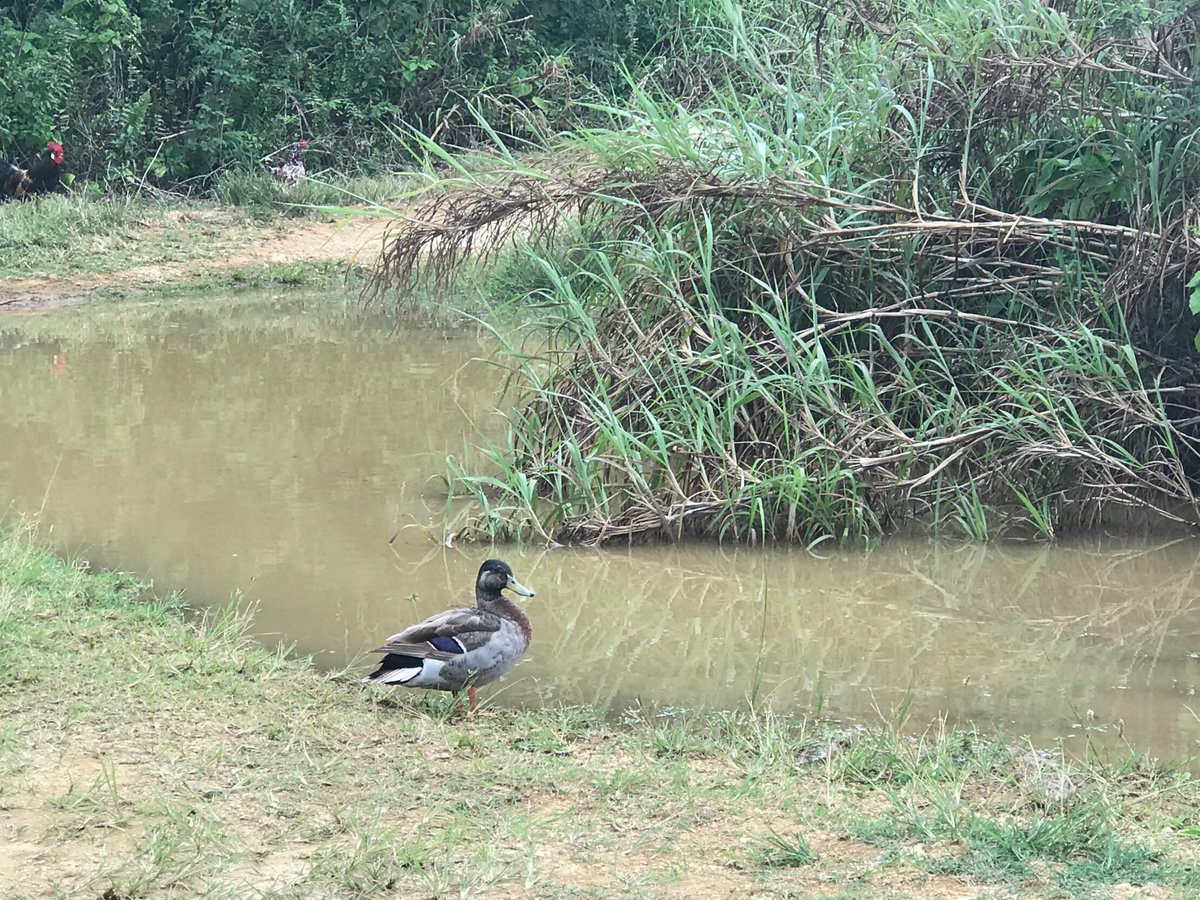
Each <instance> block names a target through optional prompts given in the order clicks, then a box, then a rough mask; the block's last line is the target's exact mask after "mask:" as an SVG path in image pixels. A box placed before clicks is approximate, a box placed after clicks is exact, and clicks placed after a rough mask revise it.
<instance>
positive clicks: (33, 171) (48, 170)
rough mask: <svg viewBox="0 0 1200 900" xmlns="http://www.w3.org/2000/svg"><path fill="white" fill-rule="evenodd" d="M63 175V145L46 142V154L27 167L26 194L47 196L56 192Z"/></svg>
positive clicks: (55, 142)
mask: <svg viewBox="0 0 1200 900" xmlns="http://www.w3.org/2000/svg"><path fill="white" fill-rule="evenodd" d="M62 173H63V145H62V144H60V143H59V142H58V141H47V142H46V152H45V153H43V154H41V155H40V156H39V157H38V158H37V159H35V160H34V161H33V163H32V164H31V165H30V166H29V187H28V188H26V193H29V194H49V193H51V192H52V191H57V190H58V186H59V183H60V182H61V180H62Z"/></svg>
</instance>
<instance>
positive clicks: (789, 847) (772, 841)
mask: <svg viewBox="0 0 1200 900" xmlns="http://www.w3.org/2000/svg"><path fill="white" fill-rule="evenodd" d="M816 861H817V854H815V853H814V852H813V850H812V848H811V847H810V846H808V843H807V842H806V841H805V840H804V835H802V834H799V833H797V834H795V835H793V836H792V837H790V838H788V837H782V836H781V835H778V834H776V833H775V832H771V834H770V835H768V836H767V841H766V846H765V848H764V849H763V851H762V864H763V865H764V866H773V867H776V868H793V867H795V866H808V865H812V864H813V863H814V862H816Z"/></svg>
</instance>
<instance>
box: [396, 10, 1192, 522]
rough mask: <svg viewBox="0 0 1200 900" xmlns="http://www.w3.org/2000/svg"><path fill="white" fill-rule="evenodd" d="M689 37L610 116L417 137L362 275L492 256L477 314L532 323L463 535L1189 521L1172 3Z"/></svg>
mask: <svg viewBox="0 0 1200 900" xmlns="http://www.w3.org/2000/svg"><path fill="white" fill-rule="evenodd" d="M694 27H695V30H696V33H695V39H694V40H693V41H691V42H689V43H688V48H687V49H686V50H683V51H680V52H681V53H682V54H683V55H682V56H681V57H680V58H679V59H676V60H674V61H673V64H671V65H664V66H663V67H662V74H661V77H660V78H659V79H658V80H657V81H645V82H643V83H639V84H636V85H631V90H630V98H629V102H628V104H626V105H625V106H622V107H620V108H616V107H607V108H603V109H601V110H599V111H600V112H602V113H604V114H605V115H607V116H608V119H609V125H608V127H605V128H597V129H591V130H587V131H580V132H577V133H574V134H569V135H565V136H563V137H562V138H561V140H560V141H559V143H558V144H557V145H555V146H553V147H551V148H548V151H546V152H540V153H537V154H525V155H520V156H518V155H514V154H513V153H512V152H510V151H509V150H508V149H505V145H504V141H503V136H500V135H497V144H498V150H497V152H496V153H494V154H492V155H491V156H490V157H488V158H484V159H475V160H472V161H470V162H464V161H462V160H461V159H459V158H456V157H453V156H451V155H449V154H447V153H445V152H444V151H441V150H438V149H436V148H434V147H432V145H429V144H426V149H427V150H428V151H429V153H430V154H431V156H433V157H434V159H435V161H439V162H441V163H443V164H444V165H445V170H444V176H445V177H442V178H440V179H439V180H437V181H436V182H435V183H434V184H433V185H432V186H431V188H430V190H429V193H428V194H427V196H426V199H425V202H424V205H423V207H422V208H421V209H420V210H419V211H418V212H417V213H416V214H412V215H410V216H408V217H407V218H406V219H405V220H404V221H403V222H402V223H400V224H399V225H398V227H397V229H396V231H395V233H394V234H393V236H392V239H391V241H390V243H389V246H388V250H387V252H386V254H385V257H384V262H383V265H382V267H381V269H380V270H379V272H378V278H377V287H380V288H383V287H399V288H400V289H401V290H402V291H404V290H412V289H413V288H414V287H416V286H417V285H418V284H420V283H422V282H426V283H427V282H429V281H434V282H438V281H445V280H447V279H449V278H452V277H454V275H455V274H456V273H457V272H460V271H462V270H463V268H464V266H463V263H464V262H465V261H467V260H468V259H475V260H477V259H479V258H480V257H484V258H488V257H489V256H500V255H503V254H506V253H508V252H509V251H508V249H507V248H510V247H513V246H516V247H517V248H518V251H517V253H518V257H519V259H520V260H521V262H520V263H519V265H520V266H522V267H523V268H522V271H523V272H524V273H525V277H524V280H523V281H521V280H518V282H517V286H516V288H515V289H514V287H513V280H512V279H507V280H504V279H502V280H501V281H500V282H499V283H501V284H504V285H505V291H506V293H505V294H504V295H500V296H498V297H497V299H499V300H503V301H511V300H516V301H518V302H519V303H520V304H521V305H522V306H524V307H525V308H527V309H529V310H531V311H533V312H534V313H535V314H536V316H537V318H538V319H539V321H540V322H541V323H542V324H543V325H545V326H547V331H548V334H549V336H550V337H549V340H548V341H547V340H545V339H544V336H543V335H539V337H538V339H537V341H538V343H537V349H536V350H531V349H529V348H528V347H523V346H520V345H518V344H516V343H510V345H509V347H508V349H509V350H510V351H511V357H512V359H513V361H514V370H515V372H516V375H517V377H516V378H515V379H514V381H513V387H514V390H515V395H514V400H515V402H514V410H513V412H512V413H511V415H510V425H511V428H510V429H509V434H508V437H507V440H506V441H505V442H503V443H501V444H499V445H496V446H492V447H490V448H488V456H489V457H490V461H489V463H488V465H489V467H490V470H489V471H483V472H481V471H477V470H476V469H474V468H473V469H471V470H467V469H465V468H464V467H463V466H462V465H461V464H459V463H457V462H455V461H453V460H452V461H451V481H452V484H453V485H456V486H458V487H459V488H463V489H465V490H467V491H470V492H471V493H473V494H474V495H475V497H476V498H477V500H478V501H479V505H480V506H479V508H480V510H481V512H480V514H479V516H478V517H477V519H476V520H475V522H474V523H473V526H472V528H471V529H470V531H472V532H473V533H482V534H485V535H487V536H490V537H499V536H509V537H511V536H536V537H538V538H540V539H543V540H545V541H549V542H556V543H569V542H577V543H586V544H601V543H606V542H610V541H627V540H634V539H644V538H649V537H659V538H667V539H677V538H679V537H681V536H684V535H688V534H699V535H710V536H718V537H721V538H736V539H739V540H745V541H762V540H775V539H779V540H787V541H799V542H804V543H808V544H811V543H814V542H820V541H823V540H829V539H833V540H837V541H840V542H847V541H862V540H866V539H869V538H870V537H872V536H874V535H877V534H880V533H886V532H895V531H900V530H912V529H914V528H916V529H925V530H929V531H932V532H935V533H941V534H962V535H967V536H970V537H973V538H980V539H983V538H988V537H992V536H996V535H1005V534H1014V533H1020V534H1038V535H1042V536H1046V537H1051V536H1054V535H1056V534H1060V533H1062V532H1063V531H1064V530H1067V529H1071V528H1076V527H1087V526H1093V525H1096V524H1098V523H1101V522H1104V521H1113V520H1123V521H1128V520H1129V519H1130V516H1129V513H1130V512H1131V511H1132V512H1133V518H1141V519H1144V520H1147V521H1156V522H1157V521H1170V522H1175V523H1179V524H1182V525H1184V526H1186V527H1189V528H1194V527H1196V526H1198V525H1200V507H1198V506H1197V502H1196V493H1195V485H1196V478H1197V475H1198V474H1200V452H1198V451H1200V447H1198V445H1197V441H1198V440H1200V430H1198V429H1197V424H1198V423H1200V418H1198V417H1197V416H1196V413H1195V410H1196V408H1197V406H1198V405H1200V374H1198V373H1197V367H1196V360H1197V356H1196V349H1195V344H1194V341H1195V337H1196V328H1197V323H1196V321H1195V319H1194V317H1193V315H1192V313H1191V311H1190V309H1189V306H1188V301H1189V295H1188V290H1189V289H1188V286H1187V284H1188V280H1189V278H1191V277H1192V275H1193V273H1195V272H1196V271H1197V270H1200V241H1198V239H1197V230H1196V229H1197V225H1198V223H1200V202H1198V201H1197V200H1196V199H1195V198H1196V197H1197V196H1198V194H1197V188H1198V187H1200V185H1198V184H1197V182H1198V181H1200V149H1198V147H1197V142H1196V136H1197V135H1198V134H1200V103H1198V102H1197V99H1198V98H1197V96H1196V94H1197V88H1196V85H1195V83H1194V73H1195V71H1196V56H1197V46H1198V45H1200V42H1198V39H1200V5H1196V4H1192V5H1179V4H1176V5H1174V6H1171V7H1169V8H1166V7H1163V6H1162V5H1159V6H1157V7H1154V8H1151V7H1149V6H1143V5H1140V4H1136V3H1130V2H1125V0H1121V2H1116V0H1114V2H1105V3H1097V2H1081V3H1071V4H1056V5H1051V6H1046V5H1042V4H957V5H956V4H945V3H932V2H923V0H922V2H918V0H892V2H879V3H873V4H870V5H869V6H860V5H854V4H850V5H846V6H842V5H838V6H829V7H825V6H817V5H813V4H810V3H804V2H792V3H784V4H782V5H781V4H771V5H769V6H767V5H761V4H750V5H743V6H736V5H733V4H728V5H725V6H721V7H718V8H716V9H715V11H714V12H713V14H712V16H711V18H709V19H708V20H705V21H702V22H698V23H697V24H696V25H695V26H694ZM681 98H682V99H681ZM507 258H509V259H511V258H512V257H511V255H510V256H508V257H507ZM509 265H510V266H511V265H513V264H512V263H510V264H509Z"/></svg>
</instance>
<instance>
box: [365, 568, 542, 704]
mask: <svg viewBox="0 0 1200 900" xmlns="http://www.w3.org/2000/svg"><path fill="white" fill-rule="evenodd" d="M505 588H508V589H509V590H511V591H513V593H516V594H520V595H521V596H522V597H532V596H533V591H531V590H530V589H529V588H527V587H525V586H524V585H522V584H521V583H520V582H519V581H517V579H516V578H515V577H514V576H513V571H512V569H510V568H509V567H508V564H507V563H505V562H501V561H500V560H498V559H489V560H487V561H486V562H484V564H483V565H482V566H480V567H479V574H478V575H477V576H475V608H474V609H466V608H461V609H448V610H446V611H445V612H440V613H438V614H436V615H433V616H430V617H429V618H428V619H426V620H425V621H424V622H421V623H420V624H417V625H413V626H412V627H411V628H406V629H404V630H403V631H401V632H400V633H399V634H394V635H392V636H391V637H390V638H388V640H387V643H386V644H384V645H383V646H382V647H378V648H376V649H375V650H372V651H371V652H372V653H383V654H385V655H384V657H383V660H382V661H381V662H380V663H379V668H378V669H376V670H375V671H374V672H372V673H371V674H370V675H368V676H367V677H366V678H364V679H363V682H364V683H368V684H402V685H404V686H405V687H415V688H432V689H434V690H439V691H453V692H454V693H455V694H457V693H458V692H459V691H461V690H462V689H463V688H464V687H465V688H466V689H467V698H468V700H469V701H470V709H471V711H472V712H474V711H475V708H476V706H477V705H478V699H477V696H476V694H475V688H476V687H478V686H480V685H484V684H488V683H490V682H493V681H495V680H496V679H497V678H499V677H500V676H501V675H503V674H504V673H505V672H507V671H508V670H509V669H511V668H512V667H513V666H514V665H516V662H517V660H519V659H520V658H521V655H522V654H523V653H524V652H525V648H526V647H528V646H529V638H530V628H529V617H528V616H527V615H525V613H524V612H523V611H522V610H521V608H520V607H519V606H517V605H516V604H515V603H513V602H512V601H511V600H509V599H508V598H507V597H505V596H504V595H503V594H502V593H501V591H503V590H504V589H505Z"/></svg>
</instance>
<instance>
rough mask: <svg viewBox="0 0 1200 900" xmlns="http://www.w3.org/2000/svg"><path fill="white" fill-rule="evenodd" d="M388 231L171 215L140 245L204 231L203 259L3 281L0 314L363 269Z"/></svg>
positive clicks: (383, 222)
mask: <svg viewBox="0 0 1200 900" xmlns="http://www.w3.org/2000/svg"><path fill="white" fill-rule="evenodd" d="M390 224H391V222H390V220H389V219H387V218H383V217H379V216H359V217H354V218H349V219H345V220H339V221H335V222H324V221H318V220H313V219H282V220H278V221H275V222H272V223H270V224H267V225H262V226H258V227H248V226H245V225H239V224H235V223H234V221H233V220H232V217H231V216H230V214H229V213H227V212H225V211H223V210H189V211H184V212H177V213H171V214H169V215H168V216H167V224H166V225H153V226H148V227H147V228H146V229H144V231H143V235H142V236H143V238H145V239H147V240H152V239H153V238H154V236H155V235H156V234H161V233H163V232H164V231H165V230H167V229H175V228H178V229H203V234H204V235H205V237H206V238H207V239H206V241H205V243H206V244H207V247H206V251H207V252H206V253H205V257H206V258H202V259H194V260H191V261H188V262H181V263H180V262H170V263H154V264H149V265H142V266H134V267H132V268H128V269H122V270H119V271H116V272H103V273H89V274H82V275H74V276H69V277H63V278H24V279H13V280H8V281H3V282H0V311H2V312H29V311H38V310H45V309H55V308H58V307H61V306H67V305H71V304H74V303H79V302H81V301H83V300H86V299H87V298H88V297H89V296H90V295H93V294H95V293H96V292H98V291H103V290H128V289H132V288H145V287H153V286H155V285H162V284H174V283H180V282H186V281H193V280H196V279H198V278H202V277H204V276H205V275H211V274H218V273H221V272H229V271H235V270H237V269H244V268H249V267H254V266H266V265H281V264H286V263H296V262H325V261H334V260H338V261H341V260H345V261H349V262H354V263H358V264H361V265H366V266H370V265H373V264H374V262H375V260H376V258H377V257H378V256H379V252H380V249H381V248H382V241H383V237H384V235H385V234H386V233H387V230H388V227H389V225H390Z"/></svg>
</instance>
